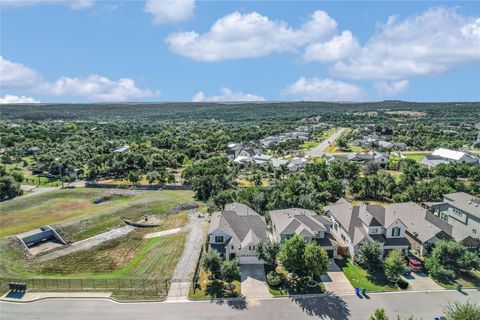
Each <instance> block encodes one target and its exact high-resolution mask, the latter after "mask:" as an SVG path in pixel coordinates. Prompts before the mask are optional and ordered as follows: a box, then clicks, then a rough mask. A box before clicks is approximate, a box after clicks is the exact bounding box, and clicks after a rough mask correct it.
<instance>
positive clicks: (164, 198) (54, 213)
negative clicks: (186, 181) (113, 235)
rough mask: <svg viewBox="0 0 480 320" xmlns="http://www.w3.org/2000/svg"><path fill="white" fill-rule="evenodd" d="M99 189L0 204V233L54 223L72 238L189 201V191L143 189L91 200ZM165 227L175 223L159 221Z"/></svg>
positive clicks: (100, 193)
mask: <svg viewBox="0 0 480 320" xmlns="http://www.w3.org/2000/svg"><path fill="white" fill-rule="evenodd" d="M108 194H109V191H108V190H102V189H88V188H77V189H62V190H57V191H51V192H46V193H43V194H38V195H33V196H30V197H26V198H23V199H22V198H20V199H15V200H14V201H11V202H6V203H2V204H0V217H1V219H0V237H1V238H3V237H6V236H10V235H14V234H17V233H20V232H24V231H28V230H30V229H33V228H37V227H40V226H43V225H46V224H57V225H60V226H61V227H62V228H64V229H65V231H66V232H67V234H68V235H69V236H70V237H71V238H72V240H81V239H84V238H87V237H90V236H92V235H95V234H98V233H101V232H104V231H107V230H109V229H112V228H114V227H118V226H121V225H123V222H122V220H121V218H126V219H130V220H138V219H141V218H142V217H143V216H144V215H146V214H148V215H159V216H161V215H164V214H166V213H168V212H169V211H170V210H171V209H172V208H173V207H174V206H175V205H177V204H180V203H184V202H188V201H191V200H192V199H193V193H192V192H191V191H172V190H164V191H146V192H143V193H141V194H138V195H134V196H113V197H112V199H110V200H108V201H105V202H102V203H99V204H93V203H92V200H93V199H95V198H98V197H102V196H105V195H108ZM162 223H164V224H165V227H170V226H171V225H175V223H170V221H162Z"/></svg>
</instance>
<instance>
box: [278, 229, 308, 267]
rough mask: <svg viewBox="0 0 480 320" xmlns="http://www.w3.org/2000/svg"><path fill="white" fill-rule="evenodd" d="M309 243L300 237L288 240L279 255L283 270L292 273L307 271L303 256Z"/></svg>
mask: <svg viewBox="0 0 480 320" xmlns="http://www.w3.org/2000/svg"><path fill="white" fill-rule="evenodd" d="M306 246H307V242H306V241H305V239H304V238H303V237H301V236H299V235H294V236H293V237H291V238H290V239H288V240H286V241H285V242H284V243H283V245H282V247H281V249H280V252H279V253H278V260H279V261H280V263H281V264H282V266H283V268H284V269H285V270H287V271H288V272H290V273H299V272H302V271H303V270H304V269H305V260H304V258H303V255H304V253H305V247H306Z"/></svg>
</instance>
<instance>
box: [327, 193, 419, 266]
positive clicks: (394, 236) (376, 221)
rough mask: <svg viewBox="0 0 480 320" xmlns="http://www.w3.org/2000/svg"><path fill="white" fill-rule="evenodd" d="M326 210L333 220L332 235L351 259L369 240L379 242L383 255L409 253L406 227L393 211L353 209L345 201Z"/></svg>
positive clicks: (374, 207) (369, 207)
mask: <svg viewBox="0 0 480 320" xmlns="http://www.w3.org/2000/svg"><path fill="white" fill-rule="evenodd" d="M324 209H325V212H326V214H327V215H328V217H330V218H331V219H332V228H331V231H332V234H333V235H334V237H335V238H336V239H337V241H339V243H340V244H341V245H342V246H345V247H347V248H348V252H349V254H350V256H352V257H354V256H355V254H356V253H357V252H358V249H359V248H360V247H361V246H362V244H364V243H366V242H369V241H378V242H379V243H380V246H381V249H382V251H383V252H384V254H386V253H387V252H388V251H390V250H393V249H400V250H402V252H403V253H404V254H405V255H407V254H408V248H409V242H408V240H407V239H406V237H405V230H406V228H407V226H406V224H405V223H404V222H403V221H402V220H401V219H400V217H399V216H398V215H397V214H396V213H395V210H394V209H392V208H389V207H388V206H387V207H384V206H380V205H360V206H354V205H352V204H351V203H350V202H348V201H347V200H345V199H343V198H342V199H340V200H338V201H337V202H336V203H335V204H333V205H330V206H326V207H325V208H324Z"/></svg>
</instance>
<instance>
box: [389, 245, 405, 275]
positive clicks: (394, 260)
mask: <svg viewBox="0 0 480 320" xmlns="http://www.w3.org/2000/svg"><path fill="white" fill-rule="evenodd" d="M384 265H385V275H386V276H387V278H389V279H392V280H394V281H396V280H398V279H399V278H400V276H401V275H402V273H403V271H404V270H405V268H406V267H407V264H406V263H405V257H404V256H403V254H402V251H401V250H399V249H396V250H392V251H390V252H389V253H388V255H387V257H386V258H385V261H384Z"/></svg>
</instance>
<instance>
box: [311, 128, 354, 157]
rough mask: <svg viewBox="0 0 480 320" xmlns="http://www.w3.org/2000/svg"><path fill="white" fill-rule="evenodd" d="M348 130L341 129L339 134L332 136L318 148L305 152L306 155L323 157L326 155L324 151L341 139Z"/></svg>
mask: <svg viewBox="0 0 480 320" xmlns="http://www.w3.org/2000/svg"><path fill="white" fill-rule="evenodd" d="M345 130H347V129H346V128H340V129H339V130H338V131H337V132H335V133H334V134H332V135H331V136H330V137H328V138H327V139H325V140H324V141H323V142H321V143H320V144H319V145H318V146H316V147H315V148H314V149H312V150H309V151H307V152H305V155H307V156H311V157H321V156H323V154H324V150H325V149H326V148H327V147H328V146H329V145H330V144H331V143H333V142H334V141H335V140H337V139H338V137H340V135H341V134H342V133H343V131H345Z"/></svg>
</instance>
